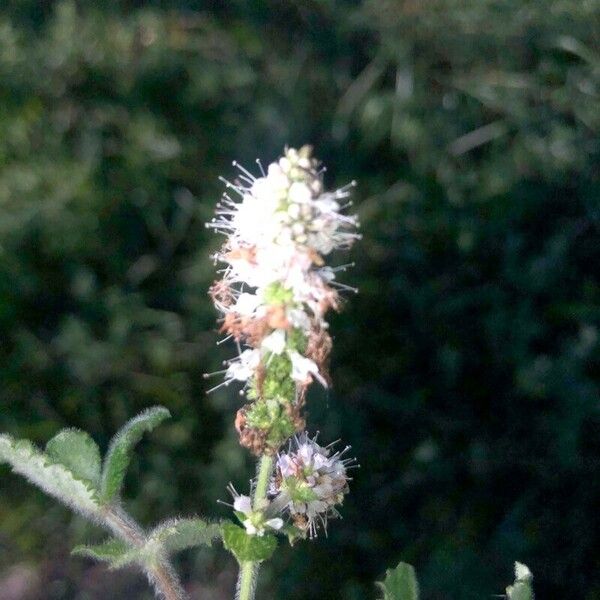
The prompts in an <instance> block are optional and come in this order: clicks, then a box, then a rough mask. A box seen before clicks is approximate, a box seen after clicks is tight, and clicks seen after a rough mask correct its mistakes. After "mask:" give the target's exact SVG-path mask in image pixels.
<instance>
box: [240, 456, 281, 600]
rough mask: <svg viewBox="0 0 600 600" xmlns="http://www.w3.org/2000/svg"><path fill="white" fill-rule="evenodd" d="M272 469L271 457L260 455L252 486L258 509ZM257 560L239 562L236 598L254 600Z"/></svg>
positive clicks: (265, 494) (253, 500)
mask: <svg viewBox="0 0 600 600" xmlns="http://www.w3.org/2000/svg"><path fill="white" fill-rule="evenodd" d="M272 471H273V457H272V456H267V455H266V454H264V455H263V456H261V457H260V461H259V463H258V473H257V475H256V487H255V488H254V497H253V498H252V506H253V507H254V509H255V510H256V509H258V508H259V506H260V502H261V500H264V499H265V498H266V497H267V491H268V489H269V479H270V478H271V472H272ZM259 564H260V563H259V562H253V561H245V562H242V563H240V573H239V575H238V583H237V596H236V598H237V600H254V592H255V591H256V579H257V577H258V567H259Z"/></svg>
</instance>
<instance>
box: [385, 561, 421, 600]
mask: <svg viewBox="0 0 600 600" xmlns="http://www.w3.org/2000/svg"><path fill="white" fill-rule="evenodd" d="M377 585H378V586H379V588H380V589H381V590H382V591H383V600H418V598H419V584H418V582H417V577H416V575H415V570H414V568H413V567H412V566H411V565H409V564H407V563H403V562H401V563H399V564H398V566H397V567H396V568H395V569H388V570H387V571H386V572H385V580H384V581H381V582H377Z"/></svg>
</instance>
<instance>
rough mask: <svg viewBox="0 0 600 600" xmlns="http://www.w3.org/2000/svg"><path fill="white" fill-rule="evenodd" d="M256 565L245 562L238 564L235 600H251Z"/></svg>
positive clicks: (254, 586) (254, 587)
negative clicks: (238, 571)
mask: <svg viewBox="0 0 600 600" xmlns="http://www.w3.org/2000/svg"><path fill="white" fill-rule="evenodd" d="M257 574H258V563H256V562H251V561H245V562H243V563H241V564H240V574H239V577H238V587H237V600H252V599H253V598H254V591H255V589H256V575H257Z"/></svg>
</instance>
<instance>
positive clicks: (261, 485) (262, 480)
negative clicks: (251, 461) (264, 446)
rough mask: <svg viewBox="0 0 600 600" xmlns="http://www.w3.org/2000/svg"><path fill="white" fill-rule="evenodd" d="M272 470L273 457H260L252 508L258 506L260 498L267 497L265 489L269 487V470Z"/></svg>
mask: <svg viewBox="0 0 600 600" xmlns="http://www.w3.org/2000/svg"><path fill="white" fill-rule="evenodd" d="M272 471H273V457H272V456H267V455H266V454H265V455H264V456H261V457H260V462H259V463H258V474H257V476H256V487H255V488H254V499H253V501H252V504H253V506H254V508H255V509H256V508H258V506H257V505H258V504H259V503H260V501H261V500H264V499H265V498H266V497H267V490H268V489H269V479H270V478H271V472H272Z"/></svg>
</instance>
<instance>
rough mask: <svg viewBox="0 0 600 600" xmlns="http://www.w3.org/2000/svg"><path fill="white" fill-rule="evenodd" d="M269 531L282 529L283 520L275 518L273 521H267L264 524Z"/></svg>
mask: <svg viewBox="0 0 600 600" xmlns="http://www.w3.org/2000/svg"><path fill="white" fill-rule="evenodd" d="M265 525H268V526H269V527H270V528H271V529H281V528H282V527H283V519H280V518H279V517H276V518H275V519H269V520H268V521H266V522H265Z"/></svg>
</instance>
